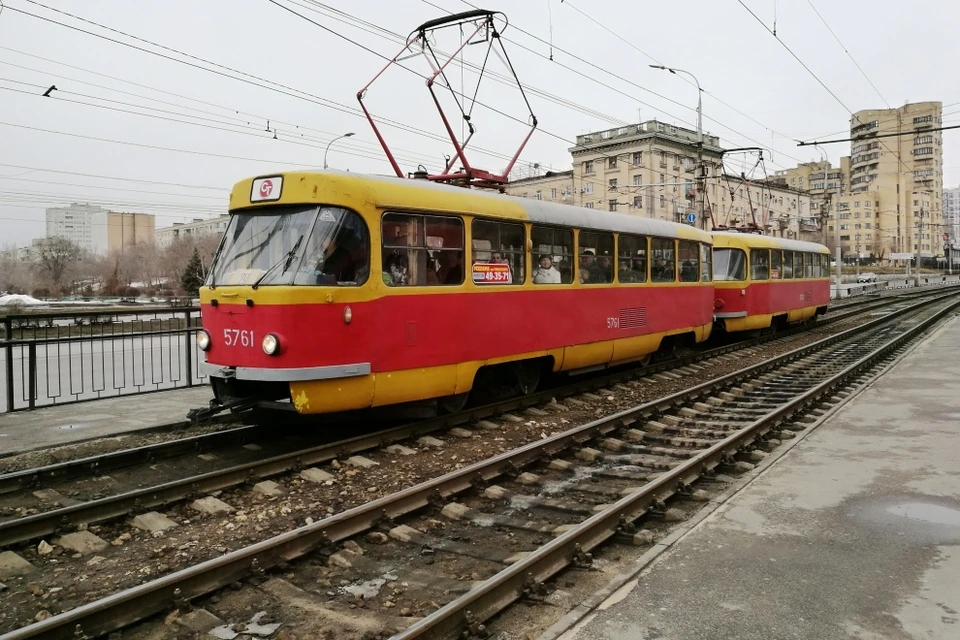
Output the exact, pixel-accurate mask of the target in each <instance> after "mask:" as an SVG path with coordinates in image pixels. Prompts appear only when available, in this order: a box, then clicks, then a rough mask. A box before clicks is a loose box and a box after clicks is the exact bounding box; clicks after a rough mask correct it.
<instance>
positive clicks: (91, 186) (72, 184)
mask: <svg viewBox="0 0 960 640" xmlns="http://www.w3.org/2000/svg"><path fill="white" fill-rule="evenodd" d="M0 180H16V181H17V182H33V183H37V184H55V185H59V186H63V187H80V188H83V189H96V190H98V191H100V190H107V191H126V192H128V193H145V194H149V195H156V196H171V197H174V198H199V199H203V200H217V201H220V202H223V201H224V196H222V195H221V196H201V195H195V194H188V193H170V192H168V191H147V190H144V189H124V188H123V187H107V186H104V185H97V184H77V183H75V182H59V181H56V180H37V179H36V178H22V177H19V176H0ZM224 192H225V193H228V192H227V190H224Z"/></svg>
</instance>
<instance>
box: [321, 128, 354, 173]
mask: <svg viewBox="0 0 960 640" xmlns="http://www.w3.org/2000/svg"><path fill="white" fill-rule="evenodd" d="M352 135H353V133H352V132H351V133H345V134H343V135H342V136H337V137H336V138H334V139H333V140H331V141H330V142H328V143H327V148H326V149H324V151H323V168H324V169H326V168H327V153H328V152H329V151H330V145H332V144H333V143H334V142H336V141H337V140H339V139H341V138H349V137H350V136H352Z"/></svg>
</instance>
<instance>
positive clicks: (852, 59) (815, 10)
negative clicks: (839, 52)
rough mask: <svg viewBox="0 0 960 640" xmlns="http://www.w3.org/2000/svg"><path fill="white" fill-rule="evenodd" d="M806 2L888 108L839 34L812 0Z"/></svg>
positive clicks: (888, 105)
mask: <svg viewBox="0 0 960 640" xmlns="http://www.w3.org/2000/svg"><path fill="white" fill-rule="evenodd" d="M807 4H809V5H810V8H811V9H813V12H814V13H815V14H817V17H818V18H820V22H822V23H823V26H825V27H826V28H827V31H829V32H830V35H832V36H833V38H834V40H836V41H837V44H839V45H840V48H841V49H843V52H844V53H845V54H847V57H849V58H850V61H851V62H853V64H854V66H856V67H857V71H859V72H860V75H862V76H863V78H864V80H866V81H867V82H869V83H870V86H871V87H873V90H874V91H876V92H877V95H878V96H880V100H881V101H882V102H883V104H885V105H887V108H888V109H889V108H890V103H889V102H887V100H886V98H884V97H883V95H882V94H881V93H880V90H879V89H877V85H875V84H873V81H872V80H870V78H868V77H867V74H866V72H865V71H864V70H863V69H861V68H860V65H859V64H857V61H856V60H855V59H854V57H853V54H852V53H850V51H849V50H848V49H847V47H846V46H844V44H843V43H842V42H841V41H840V38H839V36H837V34H836V33H834V32H833V29H831V28H830V25H829V24H827V21H826V20H824V19H823V16H822V15H820V12H819V11H817V8H816V7H815V6H813V1H812V0H807Z"/></svg>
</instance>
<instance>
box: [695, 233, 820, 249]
mask: <svg viewBox="0 0 960 640" xmlns="http://www.w3.org/2000/svg"><path fill="white" fill-rule="evenodd" d="M713 238H714V242H715V243H716V245H717V247H721V246H724V247H741V248H755V249H786V250H787V251H806V252H810V253H826V254H829V253H830V250H829V249H828V248H827V247H825V246H823V245H822V244H817V243H816V242H807V241H805V240H791V239H790V238H777V237H775V236H762V235H760V234H757V233H738V232H735V231H714V232H713Z"/></svg>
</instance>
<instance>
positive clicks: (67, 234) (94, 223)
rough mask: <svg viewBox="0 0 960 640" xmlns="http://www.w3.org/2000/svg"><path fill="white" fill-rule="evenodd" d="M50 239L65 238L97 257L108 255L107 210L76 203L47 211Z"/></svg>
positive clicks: (47, 234)
mask: <svg viewBox="0 0 960 640" xmlns="http://www.w3.org/2000/svg"><path fill="white" fill-rule="evenodd" d="M46 220H47V233H46V237H48V238H55V237H56V238H63V239H65V240H69V241H70V242H72V243H74V244H76V245H77V246H79V247H80V248H81V249H83V250H84V251H87V252H89V253H92V254H95V255H106V253H107V210H106V209H104V208H103V207H99V206H97V205H91V204H79V203H77V202H74V203H73V204H71V205H70V206H69V207H51V208H49V209H47V211H46Z"/></svg>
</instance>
